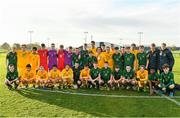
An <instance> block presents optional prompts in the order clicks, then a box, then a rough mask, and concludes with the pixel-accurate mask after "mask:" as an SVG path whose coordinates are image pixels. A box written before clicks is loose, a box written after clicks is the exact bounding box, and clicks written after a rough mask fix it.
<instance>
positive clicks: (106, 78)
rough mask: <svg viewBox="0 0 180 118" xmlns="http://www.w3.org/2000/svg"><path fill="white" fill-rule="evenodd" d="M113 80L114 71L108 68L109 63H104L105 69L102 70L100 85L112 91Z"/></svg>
mask: <svg viewBox="0 0 180 118" xmlns="http://www.w3.org/2000/svg"><path fill="white" fill-rule="evenodd" d="M111 80H112V70H111V68H109V66H108V62H107V61H105V62H104V67H103V68H102V69H101V72H100V77H99V85H100V87H102V86H104V85H105V86H106V87H107V86H108V88H107V89H108V90H109V89H111V87H112V86H111Z"/></svg>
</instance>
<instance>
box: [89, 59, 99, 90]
mask: <svg viewBox="0 0 180 118" xmlns="http://www.w3.org/2000/svg"><path fill="white" fill-rule="evenodd" d="M100 72H101V69H100V68H98V63H97V61H95V62H94V63H93V68H92V69H91V70H90V76H91V79H92V87H93V88H97V89H99V76H100Z"/></svg>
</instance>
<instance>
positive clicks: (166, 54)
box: [159, 43, 174, 73]
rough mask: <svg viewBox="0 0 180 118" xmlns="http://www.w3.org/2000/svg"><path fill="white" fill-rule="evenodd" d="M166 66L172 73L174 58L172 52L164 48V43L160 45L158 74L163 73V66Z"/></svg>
mask: <svg viewBox="0 0 180 118" xmlns="http://www.w3.org/2000/svg"><path fill="white" fill-rule="evenodd" d="M164 64H168V65H169V70H170V71H172V69H173V65H174V57H173V55H172V52H171V51H170V50H169V49H168V48H167V47H166V44H165V43H162V45H161V50H160V59H159V71H160V73H162V72H163V69H162V67H163V65H164Z"/></svg>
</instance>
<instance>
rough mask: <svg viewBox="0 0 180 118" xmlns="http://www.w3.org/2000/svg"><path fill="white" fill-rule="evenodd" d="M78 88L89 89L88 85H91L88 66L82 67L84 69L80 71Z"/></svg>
mask: <svg viewBox="0 0 180 118" xmlns="http://www.w3.org/2000/svg"><path fill="white" fill-rule="evenodd" d="M77 84H78V88H79V87H80V86H82V87H85V88H90V85H92V79H91V76H90V69H89V67H88V64H86V65H85V66H84V69H82V70H81V73H80V77H79V80H78V83H77Z"/></svg>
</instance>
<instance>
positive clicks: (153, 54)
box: [146, 43, 159, 72]
mask: <svg viewBox="0 0 180 118" xmlns="http://www.w3.org/2000/svg"><path fill="white" fill-rule="evenodd" d="M146 68H147V69H148V72H150V70H151V69H154V70H155V72H157V70H158V69H159V50H158V49H156V45H155V44H154V43H152V44H151V46H150V51H148V52H147V65H146Z"/></svg>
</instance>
